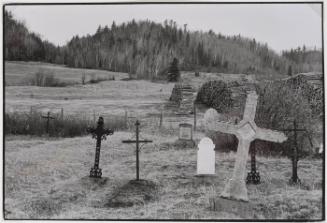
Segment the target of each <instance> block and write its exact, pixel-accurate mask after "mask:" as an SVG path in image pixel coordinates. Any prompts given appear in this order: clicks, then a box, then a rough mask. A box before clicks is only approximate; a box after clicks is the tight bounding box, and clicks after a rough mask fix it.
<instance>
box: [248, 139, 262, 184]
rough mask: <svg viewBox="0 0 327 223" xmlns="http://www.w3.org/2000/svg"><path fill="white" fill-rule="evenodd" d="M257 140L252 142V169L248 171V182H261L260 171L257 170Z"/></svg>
mask: <svg viewBox="0 0 327 223" xmlns="http://www.w3.org/2000/svg"><path fill="white" fill-rule="evenodd" d="M255 150H256V148H255V141H253V143H252V144H251V171H250V172H248V175H247V177H246V183H247V184H250V183H252V184H259V183H260V173H259V172H258V171H257V168H256V161H255V153H256V151H255Z"/></svg>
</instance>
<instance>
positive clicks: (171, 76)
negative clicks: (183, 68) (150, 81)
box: [167, 58, 180, 82]
mask: <svg viewBox="0 0 327 223" xmlns="http://www.w3.org/2000/svg"><path fill="white" fill-rule="evenodd" d="M167 79H168V81H169V82H177V81H178V80H179V79H180V72H179V69H178V59H177V58H174V59H173V61H172V62H171V64H170V67H169V70H168V75H167Z"/></svg>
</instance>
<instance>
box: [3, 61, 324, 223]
mask: <svg viewBox="0 0 327 223" xmlns="http://www.w3.org/2000/svg"><path fill="white" fill-rule="evenodd" d="M5 66H6V67H5V68H6V73H5V78H6V87H5V108H6V112H20V113H22V112H25V113H27V114H28V113H29V112H30V109H31V107H32V109H33V110H35V111H39V112H44V113H45V112H47V111H50V112H51V113H58V114H59V113H60V111H61V108H63V109H64V113H65V115H67V114H68V115H76V116H86V117H91V118H92V117H97V116H99V115H102V116H104V117H105V121H106V120H108V119H107V117H108V116H112V115H118V116H119V117H123V116H124V114H125V111H127V112H128V128H127V130H124V131H120V132H115V134H114V135H113V136H110V137H108V140H107V141H105V142H103V146H102V152H101V161H100V167H101V168H102V170H103V180H102V181H99V182H92V181H91V180H90V179H89V178H88V177H87V176H88V174H89V170H90V167H91V166H92V165H93V160H94V149H95V140H94V139H92V138H91V137H90V136H88V137H76V138H66V139H64V138H46V137H35V136H34V137H32V136H14V135H7V136H6V137H5V216H6V217H7V218H58V219H63V218H64V219H85V218H86V219H94V218H96V219H109V218H110V219H135V218H138V219H231V218H233V219H234V218H242V216H240V215H238V214H231V213H225V212H219V211H212V210H211V208H212V207H211V206H212V202H211V200H212V199H213V198H216V197H218V195H219V193H220V192H221V191H222V189H223V186H224V184H225V180H226V179H228V178H229V177H230V176H231V173H232V168H233V165H234V158H235V154H234V153H220V152H217V153H216V175H215V176H213V177H197V176H195V173H196V154H197V153H196V151H197V150H196V148H179V147H176V145H175V144H174V143H175V141H176V139H177V137H178V124H179V123H181V122H189V123H193V117H192V116H188V117H179V116H176V115H174V109H173V108H170V107H166V105H167V102H168V100H169V97H170V95H171V91H172V89H173V86H174V84H173V83H168V84H167V83H163V82H150V81H145V80H129V81H125V80H122V79H124V78H126V77H128V75H127V74H123V73H114V72H108V71H99V70H84V69H71V68H67V67H64V66H59V65H51V64H44V63H35V62H6V63H5ZM40 69H45V70H46V71H47V72H51V73H53V75H54V76H55V77H56V78H59V79H60V80H67V81H71V82H80V78H81V75H82V73H83V72H85V73H86V74H87V75H93V74H95V75H104V76H110V75H114V76H115V80H114V81H103V82H100V83H97V84H86V85H82V84H75V85H70V86H67V87H37V86H24V85H25V84H26V83H27V82H26V80H27V79H26V78H28V76H33V75H34V73H35V72H37V71H38V70H40ZM240 78H250V77H246V76H245V75H238V74H233V75H230V74H229V75H225V74H219V75H215V74H210V73H201V75H200V77H197V78H195V77H194V73H192V72H182V81H184V82H187V83H191V84H192V85H193V86H195V87H196V88H198V87H199V86H200V85H201V84H202V83H203V82H204V81H205V80H212V79H224V80H228V81H233V80H237V79H240ZM161 111H164V117H163V126H162V127H161V128H158V125H159V117H158V116H156V115H153V114H159V113H160V112H161ZM204 111H205V109H201V108H199V110H198V111H197V121H198V122H197V127H198V128H197V130H196V131H195V132H194V138H195V141H196V143H198V141H199V140H200V139H201V138H202V137H203V136H204V133H203V124H202V118H203V112H204ZM135 118H139V119H140V120H141V135H142V138H148V139H152V140H153V141H154V143H152V144H148V145H146V146H144V149H142V152H141V154H140V156H141V158H140V160H141V168H140V170H141V178H142V179H146V180H149V181H151V182H154V183H155V185H157V187H156V190H154V191H152V192H151V194H152V195H153V197H149V198H147V197H146V196H145V198H144V199H143V198H141V199H140V198H139V197H137V198H135V199H139V200H138V204H137V205H134V206H130V207H108V205H107V204H108V203H110V201H111V199H112V197H113V196H114V195H115V194H117V193H118V192H119V191H123V190H124V188H125V189H126V188H128V186H129V185H130V184H129V181H130V180H132V179H135V152H134V147H133V146H132V145H126V144H123V143H121V141H122V140H124V139H130V138H132V137H133V136H134V133H133V132H132V130H133V122H134V120H135ZM322 165H323V164H322V160H318V159H316V160H314V159H306V160H300V162H299V177H300V178H301V180H302V182H303V184H302V185H301V186H289V185H288V184H287V182H288V180H289V178H290V177H291V162H290V161H289V160H288V159H286V158H266V157H258V168H259V171H260V174H261V178H262V183H261V184H260V185H257V186H254V185H248V192H249V199H250V202H251V204H253V206H254V212H255V215H253V216H252V218H255V219H320V218H321V214H322V180H323V179H322ZM247 168H248V169H249V166H248V167H247ZM126 185H127V186H126ZM123 192H124V191H123Z"/></svg>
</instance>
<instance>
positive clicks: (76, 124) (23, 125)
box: [5, 111, 126, 137]
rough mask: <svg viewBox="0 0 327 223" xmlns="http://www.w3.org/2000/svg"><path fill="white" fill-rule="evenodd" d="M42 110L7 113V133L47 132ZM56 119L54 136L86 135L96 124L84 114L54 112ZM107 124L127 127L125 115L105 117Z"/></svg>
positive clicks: (52, 124)
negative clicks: (87, 129) (88, 128)
mask: <svg viewBox="0 0 327 223" xmlns="http://www.w3.org/2000/svg"><path fill="white" fill-rule="evenodd" d="M42 115H44V114H42V113H41V112H35V111H33V112H31V113H30V114H26V113H18V112H14V113H6V114H5V134H14V135H38V136H42V135H44V134H46V120H45V119H44V118H42ZM51 116H52V117H55V119H52V120H50V125H49V135H50V136H54V137H74V136H82V135H86V134H87V133H86V128H87V127H90V126H94V127H95V125H96V123H94V121H93V120H91V119H88V118H86V117H83V116H76V115H66V116H65V117H64V118H61V117H60V116H59V115H56V114H53V115H51ZM105 125H106V126H107V127H108V128H110V129H114V130H121V129H125V128H126V124H125V120H124V117H123V116H122V117H116V116H113V117H111V116H110V117H105Z"/></svg>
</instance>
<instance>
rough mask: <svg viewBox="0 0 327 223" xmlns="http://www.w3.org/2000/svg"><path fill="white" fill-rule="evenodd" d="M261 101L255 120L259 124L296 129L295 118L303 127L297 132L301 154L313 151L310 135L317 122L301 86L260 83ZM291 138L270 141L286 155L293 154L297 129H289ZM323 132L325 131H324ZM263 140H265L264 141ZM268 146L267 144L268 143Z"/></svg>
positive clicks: (264, 126) (271, 148)
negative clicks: (291, 86)
mask: <svg viewBox="0 0 327 223" xmlns="http://www.w3.org/2000/svg"><path fill="white" fill-rule="evenodd" d="M257 93H258V95H259V101H258V105H257V112H256V119H255V122H256V124H257V125H258V126H260V127H262V128H268V129H275V130H281V129H292V128H294V126H293V121H294V120H295V121H296V122H297V125H298V127H297V128H300V129H306V130H307V132H297V135H298V137H297V144H298V147H299V150H300V153H301V155H307V154H308V153H312V152H314V151H311V150H310V149H311V148H310V147H311V146H310V145H309V142H308V137H307V136H308V135H309V136H310V137H311V136H313V134H314V124H313V123H314V121H313V115H312V110H311V107H310V104H309V101H308V100H307V99H306V98H305V97H304V96H303V93H302V92H301V89H291V88H289V87H288V86H287V85H286V84H285V83H283V82H278V81H275V82H269V83H266V84H261V85H259V86H257ZM285 134H286V135H287V137H288V140H287V141H286V142H284V143H283V144H279V143H268V144H270V150H272V151H280V153H281V154H282V155H291V154H292V150H293V147H294V138H293V135H294V132H293V131H290V132H285ZM321 134H322V133H321ZM262 143H263V142H261V144H262ZM265 145H267V143H266V142H265Z"/></svg>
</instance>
